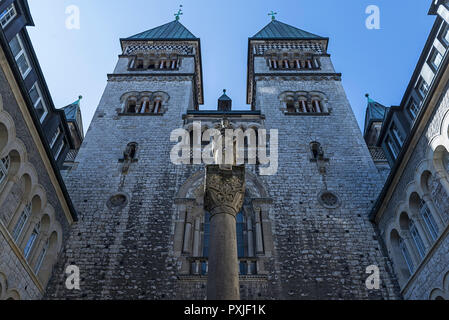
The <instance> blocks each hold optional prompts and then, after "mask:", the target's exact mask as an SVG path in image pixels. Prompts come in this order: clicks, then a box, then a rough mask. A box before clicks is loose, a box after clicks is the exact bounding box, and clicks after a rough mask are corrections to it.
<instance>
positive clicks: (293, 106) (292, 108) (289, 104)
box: [287, 101, 296, 113]
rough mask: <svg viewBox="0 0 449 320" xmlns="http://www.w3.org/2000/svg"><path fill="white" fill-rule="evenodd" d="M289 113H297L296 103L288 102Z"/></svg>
mask: <svg viewBox="0 0 449 320" xmlns="http://www.w3.org/2000/svg"><path fill="white" fill-rule="evenodd" d="M287 112H288V113H295V112H296V108H295V103H294V102H293V101H287Z"/></svg>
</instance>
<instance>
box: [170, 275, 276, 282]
mask: <svg viewBox="0 0 449 320" xmlns="http://www.w3.org/2000/svg"><path fill="white" fill-rule="evenodd" d="M177 277H178V280H180V281H207V275H200V274H199V275H195V274H178V275H177ZM239 280H240V281H267V280H268V276H267V275H264V274H252V275H239Z"/></svg>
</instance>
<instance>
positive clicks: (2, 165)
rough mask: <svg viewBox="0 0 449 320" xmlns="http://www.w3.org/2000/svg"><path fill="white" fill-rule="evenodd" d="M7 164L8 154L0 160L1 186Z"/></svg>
mask: <svg viewBox="0 0 449 320" xmlns="http://www.w3.org/2000/svg"><path fill="white" fill-rule="evenodd" d="M9 166H10V159H9V156H6V157H5V158H3V159H1V160H0V187H2V186H3V184H4V183H5V182H6V178H7V176H8V171H9Z"/></svg>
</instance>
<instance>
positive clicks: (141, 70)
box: [128, 68, 180, 72]
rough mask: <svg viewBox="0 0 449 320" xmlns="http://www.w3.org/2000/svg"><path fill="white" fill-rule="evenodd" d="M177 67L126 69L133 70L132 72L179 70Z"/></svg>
mask: <svg viewBox="0 0 449 320" xmlns="http://www.w3.org/2000/svg"><path fill="white" fill-rule="evenodd" d="M179 70H180V69H179V68H176V69H128V71H133V72H144V71H146V72H149V71H150V72H162V71H179Z"/></svg>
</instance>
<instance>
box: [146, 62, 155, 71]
mask: <svg viewBox="0 0 449 320" xmlns="http://www.w3.org/2000/svg"><path fill="white" fill-rule="evenodd" d="M148 69H151V70H154V69H156V62H154V60H150V63H149V64H148Z"/></svg>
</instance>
